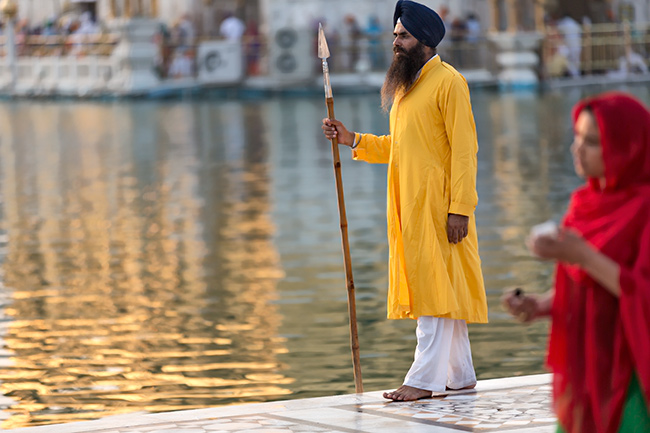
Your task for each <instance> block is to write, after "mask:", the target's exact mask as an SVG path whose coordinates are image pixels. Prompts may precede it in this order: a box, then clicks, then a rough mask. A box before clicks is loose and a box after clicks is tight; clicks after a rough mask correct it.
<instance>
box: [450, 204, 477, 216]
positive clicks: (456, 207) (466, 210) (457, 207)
mask: <svg viewBox="0 0 650 433" xmlns="http://www.w3.org/2000/svg"><path fill="white" fill-rule="evenodd" d="M474 207H475V206H472V205H469V204H465V203H456V202H453V203H452V204H451V206H449V213H454V214H457V215H465V216H470V215H472V214H473V213H474Z"/></svg>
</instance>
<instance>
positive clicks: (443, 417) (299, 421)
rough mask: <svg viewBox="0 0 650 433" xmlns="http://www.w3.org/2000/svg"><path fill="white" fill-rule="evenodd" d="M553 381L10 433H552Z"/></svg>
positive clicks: (136, 417)
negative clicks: (390, 399)
mask: <svg viewBox="0 0 650 433" xmlns="http://www.w3.org/2000/svg"><path fill="white" fill-rule="evenodd" d="M550 380H551V377H550V375H547V374H544V375H535V376H522V377H513V378H503V379H493V380H485V381H480V382H479V383H478V385H477V387H476V389H475V390H472V391H459V392H453V393H450V394H448V395H446V396H438V397H435V398H430V399H426V400H419V401H416V402H400V403H394V402H387V401H386V400H385V399H383V398H382V396H381V395H382V392H380V391H375V392H366V393H364V394H352V395H342V396H333V397H321V398H311V399H304V400H288V401H280V402H270V403H257V404H246V405H239V406H228V407H220V408H210V409H198V410H188V411H178V412H167V413H157V414H149V413H132V414H128V415H119V416H113V417H107V418H103V419H100V420H95V421H85V422H77V423H70V424H59V425H49V426H40V427H28V428H20V429H14V430H9V431H10V432H12V433H89V432H97V433H224V432H228V433H243V432H247V433H248V432H251V433H299V432H322V433H339V432H341V433H353V432H363V433H366V432H367V433H376V432H386V433H390V432H398V433H424V432H430V433H438V432H440V433H442V432H468V431H470V432H471V431H474V432H509V433H533V432H540V433H551V432H554V431H555V417H554V415H553V413H552V411H551V406H550V403H551V386H550Z"/></svg>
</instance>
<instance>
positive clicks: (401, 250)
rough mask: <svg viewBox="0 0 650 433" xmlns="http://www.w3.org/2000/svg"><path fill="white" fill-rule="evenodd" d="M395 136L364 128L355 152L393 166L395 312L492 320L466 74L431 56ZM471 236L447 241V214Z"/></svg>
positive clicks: (398, 111) (403, 101) (400, 112)
mask: <svg viewBox="0 0 650 433" xmlns="http://www.w3.org/2000/svg"><path fill="white" fill-rule="evenodd" d="M390 131H391V135H388V136H381V137H379V136H376V135H372V134H363V135H362V137H361V141H360V143H359V145H358V146H357V148H356V149H355V150H353V158H354V159H358V160H363V161H367V162H370V163H387V164H388V197H387V198H388V200H387V201H388V203H387V214H388V243H389V249H390V261H389V284H390V286H389V289H388V318H389V319H403V318H412V319H416V318H418V317H419V316H436V317H444V318H451V319H465V320H467V321H468V322H478V323H485V322H487V302H486V299H485V287H484V285H483V275H482V273H481V260H480V258H479V255H478V239H477V236H476V222H475V220H474V209H475V207H476V204H477V202H478V196H477V194H476V153H477V151H478V144H477V139H476V126H475V125H474V117H473V115H472V108H471V105H470V99H469V89H468V87H467V83H466V82H465V79H464V78H463V76H462V75H460V74H459V73H458V72H457V71H456V70H455V69H454V68H452V67H451V66H450V65H448V64H447V63H443V62H441V60H440V57H439V56H436V57H434V58H433V59H431V60H430V61H429V62H428V63H427V64H426V65H424V67H423V68H422V71H421V73H420V76H419V78H418V79H417V81H416V82H415V84H414V85H413V86H412V87H411V89H410V90H409V91H408V92H406V93H405V94H399V95H397V96H396V98H395V101H394V102H393V108H392V109H391V112H390ZM449 213H454V214H460V215H466V216H468V217H469V234H468V236H467V237H466V238H465V239H463V241H462V242H460V243H458V244H455V245H454V244H450V243H449V241H448V240H447V215H448V214H449Z"/></svg>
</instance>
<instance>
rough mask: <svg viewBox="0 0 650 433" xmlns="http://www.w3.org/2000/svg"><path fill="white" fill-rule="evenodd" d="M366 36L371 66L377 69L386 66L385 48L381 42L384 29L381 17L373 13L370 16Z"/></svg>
mask: <svg viewBox="0 0 650 433" xmlns="http://www.w3.org/2000/svg"><path fill="white" fill-rule="evenodd" d="M365 33H366V37H367V38H368V54H369V57H370V67H371V68H372V69H373V70H377V69H380V68H383V67H384V48H383V44H382V42H381V39H382V35H383V33H384V30H383V29H382V28H381V24H380V23H379V18H377V16H376V15H372V16H370V17H369V18H368V26H367V27H366V31H365Z"/></svg>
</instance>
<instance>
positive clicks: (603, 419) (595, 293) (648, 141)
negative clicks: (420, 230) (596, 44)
mask: <svg viewBox="0 0 650 433" xmlns="http://www.w3.org/2000/svg"><path fill="white" fill-rule="evenodd" d="M587 106H589V107H590V108H591V109H592V111H593V113H594V115H595V117H596V121H597V123H598V128H599V131H600V137H601V145H602V150H603V160H604V163H605V179H606V186H605V187H604V188H602V189H601V187H600V183H599V182H598V180H597V179H588V182H587V184H586V185H585V186H583V187H582V188H579V189H578V190H576V191H575V192H574V193H573V195H572V197H571V202H570V205H569V209H568V211H567V214H566V216H565V220H564V225H565V226H566V227H572V228H574V229H575V230H577V231H579V232H580V233H582V236H584V238H585V239H586V240H587V241H588V242H589V243H591V244H592V245H593V246H594V247H596V248H597V249H598V250H600V251H601V252H602V253H603V254H605V255H607V256H608V257H610V258H611V259H613V260H614V261H616V262H617V263H618V264H619V265H620V267H621V277H620V285H621V291H622V293H621V296H620V298H618V299H617V298H616V297H614V296H613V295H611V294H610V293H609V292H608V291H606V290H605V289H604V288H603V287H601V286H600V285H599V284H598V283H596V282H595V281H594V280H593V279H591V278H590V277H589V276H588V275H587V274H586V273H585V272H584V271H582V270H580V269H579V268H577V267H575V266H570V265H565V264H559V265H558V266H557V271H556V277H555V278H556V281H555V300H554V303H553V313H552V317H553V323H552V327H551V336H550V341H549V355H548V364H549V366H550V368H551V370H552V371H553V373H554V375H553V382H554V383H553V385H554V389H553V393H554V404H555V409H556V413H557V415H558V418H559V420H560V424H561V425H562V426H563V427H564V428H565V429H566V430H567V431H568V432H569V433H577V432H596V433H601V432H602V433H614V432H616V431H617V430H618V427H619V425H620V422H621V416H622V412H623V406H624V403H625V398H626V395H627V390H628V387H629V384H630V379H631V377H632V374H633V373H634V374H636V375H637V377H638V379H639V382H640V384H641V388H642V389H643V393H644V395H645V398H646V402H649V401H650V113H649V112H648V110H647V109H646V108H645V107H644V106H643V105H642V104H641V103H639V102H637V101H636V100H635V99H633V98H631V97H629V96H626V95H624V94H621V93H605V94H602V95H601V96H598V97H596V98H593V99H589V100H586V101H582V102H580V103H579V104H577V105H576V107H575V108H574V113H573V120H574V123H575V121H576V119H577V117H578V114H580V112H581V111H582V110H583V109H584V108H585V107H587Z"/></svg>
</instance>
